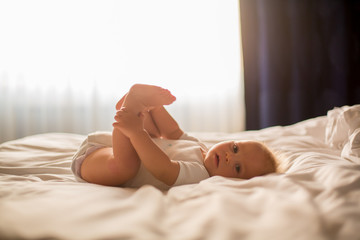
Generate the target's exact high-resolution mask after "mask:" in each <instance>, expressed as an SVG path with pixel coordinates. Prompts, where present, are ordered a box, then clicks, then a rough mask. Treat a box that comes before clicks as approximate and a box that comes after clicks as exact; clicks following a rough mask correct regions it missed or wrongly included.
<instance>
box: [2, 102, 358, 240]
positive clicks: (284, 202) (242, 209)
mask: <svg viewBox="0 0 360 240" xmlns="http://www.w3.org/2000/svg"><path fill="white" fill-rule="evenodd" d="M359 115H360V108H359V106H353V107H343V108H338V109H334V110H332V111H331V112H329V114H328V116H323V117H318V118H314V119H309V120H307V121H303V122H300V123H298V124H295V125H291V126H287V127H272V128H267V129H263V130H260V131H247V132H240V133H232V134H226V133H194V135H196V136H197V137H199V138H200V139H202V140H204V141H206V143H207V144H208V145H211V144H214V143H216V142H219V141H221V140H228V139H257V140H261V141H264V142H266V143H267V144H269V145H270V146H271V147H273V148H274V149H276V150H278V151H281V152H282V153H284V159H283V162H284V163H286V164H285V165H286V169H287V171H286V173H285V174H271V175H268V176H262V177H256V178H253V179H251V180H238V179H226V178H223V177H212V178H209V179H206V180H204V181H202V182H201V183H199V184H194V185H184V186H179V187H174V188H172V189H170V190H169V191H168V192H162V191H159V190H158V189H156V188H154V187H151V186H143V187H141V188H140V189H129V188H116V187H105V186H99V185H95V184H88V183H79V182H76V181H75V179H74V176H73V175H72V173H71V171H70V164H71V156H72V155H73V154H74V152H75V151H76V150H77V148H78V146H79V144H80V143H81V141H82V140H83V138H84V137H85V136H81V135H75V134H64V133H49V134H42V135H35V136H29V137H26V138H23V139H18V140H16V141H10V142H6V143H4V144H1V145H0V239H213V240H219V239H360V234H359V232H360V231H359V229H360V158H359V157H360V134H359V131H360V123H359V119H360V117H359Z"/></svg>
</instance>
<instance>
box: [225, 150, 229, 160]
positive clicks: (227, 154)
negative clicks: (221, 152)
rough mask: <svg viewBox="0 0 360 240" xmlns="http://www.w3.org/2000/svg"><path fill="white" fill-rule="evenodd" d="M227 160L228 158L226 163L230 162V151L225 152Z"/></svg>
mask: <svg viewBox="0 0 360 240" xmlns="http://www.w3.org/2000/svg"><path fill="white" fill-rule="evenodd" d="M225 160H226V163H229V161H230V154H229V153H228V152H226V153H225Z"/></svg>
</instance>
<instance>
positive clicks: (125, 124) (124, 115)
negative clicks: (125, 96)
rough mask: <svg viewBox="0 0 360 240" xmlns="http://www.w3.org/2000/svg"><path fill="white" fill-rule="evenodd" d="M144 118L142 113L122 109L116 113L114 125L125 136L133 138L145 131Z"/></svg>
mask: <svg viewBox="0 0 360 240" xmlns="http://www.w3.org/2000/svg"><path fill="white" fill-rule="evenodd" d="M143 117H144V115H143V114H142V113H140V114H136V113H134V112H133V111H130V110H128V109H126V108H121V109H120V110H119V111H117V112H116V115H115V117H114V118H115V120H116V122H115V123H113V127H114V128H117V129H120V130H121V132H122V133H123V134H124V135H125V136H127V137H128V138H131V136H133V135H134V134H138V133H139V132H141V131H144V121H143Z"/></svg>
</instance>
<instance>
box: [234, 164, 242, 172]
mask: <svg viewBox="0 0 360 240" xmlns="http://www.w3.org/2000/svg"><path fill="white" fill-rule="evenodd" d="M235 170H236V172H237V173H240V170H241V166H240V164H236V165H235Z"/></svg>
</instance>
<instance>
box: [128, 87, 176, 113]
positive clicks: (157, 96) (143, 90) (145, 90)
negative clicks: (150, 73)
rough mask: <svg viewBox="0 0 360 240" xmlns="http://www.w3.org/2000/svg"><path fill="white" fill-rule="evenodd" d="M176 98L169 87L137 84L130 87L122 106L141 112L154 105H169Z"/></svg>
mask: <svg viewBox="0 0 360 240" xmlns="http://www.w3.org/2000/svg"><path fill="white" fill-rule="evenodd" d="M175 100H176V98H175V97H174V96H173V95H172V94H171V93H170V91H169V90H167V89H164V88H161V87H158V86H153V85H144V84H135V85H134V86H132V87H131V88H130V91H129V93H128V94H127V95H126V97H125V100H124V103H123V105H122V106H123V107H126V108H128V109H130V110H131V111H134V112H136V113H140V112H142V111H144V110H149V109H151V108H152V107H156V106H162V105H169V104H171V103H173V102H174V101H175Z"/></svg>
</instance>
